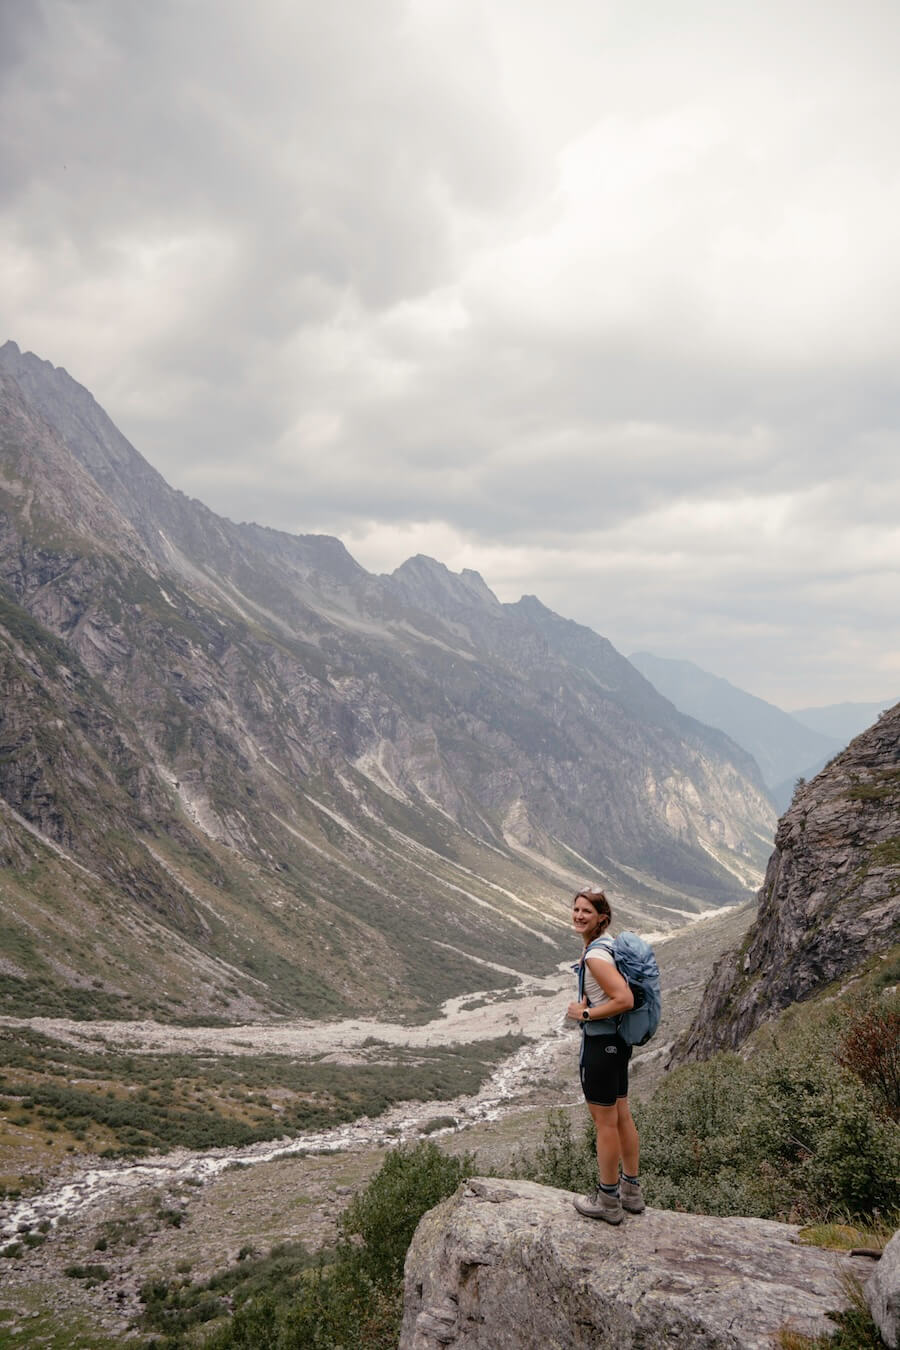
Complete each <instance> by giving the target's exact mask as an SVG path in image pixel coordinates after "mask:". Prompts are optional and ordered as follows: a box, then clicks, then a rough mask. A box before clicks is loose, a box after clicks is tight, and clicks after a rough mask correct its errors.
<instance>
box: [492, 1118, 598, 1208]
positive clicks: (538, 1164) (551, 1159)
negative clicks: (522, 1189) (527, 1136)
mask: <svg viewBox="0 0 900 1350" xmlns="http://www.w3.org/2000/svg"><path fill="white" fill-rule="evenodd" d="M512 1171H513V1173H514V1175H516V1176H522V1177H527V1178H528V1180H529V1181H538V1182H540V1184H541V1185H542V1186H556V1187H557V1188H558V1189H559V1190H561V1191H589V1190H592V1189H593V1188H594V1186H596V1184H597V1152H596V1144H595V1136H594V1126H593V1124H592V1122H591V1121H590V1120H588V1121H587V1122H586V1124H585V1127H584V1129H583V1130H582V1132H581V1135H580V1137H578V1138H576V1137H575V1134H574V1133H573V1131H572V1124H571V1121H570V1120H569V1117H568V1116H567V1115H566V1113H565V1112H564V1111H559V1110H551V1111H548V1112H547V1125H546V1128H545V1130H544V1137H543V1139H542V1141H541V1143H540V1144H539V1145H538V1146H537V1148H536V1149H535V1151H534V1153H533V1154H525V1155H524V1156H523V1157H522V1158H521V1159H519V1160H518V1161H517V1163H516V1165H515V1166H514V1167H513V1168H512Z"/></svg>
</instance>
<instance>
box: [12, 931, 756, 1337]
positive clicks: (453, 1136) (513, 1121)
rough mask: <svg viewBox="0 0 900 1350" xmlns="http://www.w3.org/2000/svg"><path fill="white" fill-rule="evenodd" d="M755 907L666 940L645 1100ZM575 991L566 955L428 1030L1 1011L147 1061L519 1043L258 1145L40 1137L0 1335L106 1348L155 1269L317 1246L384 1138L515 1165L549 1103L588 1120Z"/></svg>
mask: <svg viewBox="0 0 900 1350" xmlns="http://www.w3.org/2000/svg"><path fill="white" fill-rule="evenodd" d="M751 917H752V907H749V906H748V907H746V908H745V909H744V910H743V911H740V912H732V913H731V914H728V915H722V916H720V917H719V918H717V919H715V920H704V921H702V922H699V923H696V924H693V925H691V928H690V930H689V931H687V930H683V931H682V932H680V933H679V934H676V935H674V936H673V937H672V938H670V939H668V940H666V941H665V942H660V943H658V944H657V953H658V956H659V959H660V965H661V969H662V973H663V987H664V998H665V1006H666V1018H665V1023H664V1028H663V1034H662V1035H660V1036H659V1037H658V1038H657V1040H656V1041H654V1043H653V1044H652V1045H651V1046H648V1047H646V1049H645V1050H644V1051H642V1052H639V1058H637V1059H636V1063H635V1073H634V1080H633V1081H634V1090H635V1093H636V1094H637V1095H648V1094H649V1093H650V1092H652V1090H653V1087H654V1085H655V1083H656V1082H657V1081H658V1079H659V1077H660V1075H661V1074H662V1072H663V1066H664V1063H665V1060H666V1058H667V1056H668V1050H669V1048H670V1046H671V1043H672V1041H673V1040H674V1039H675V1038H676V1037H677V1036H678V1034H680V1032H681V1031H682V1030H684V1029H685V1027H686V1026H687V1024H688V1022H689V1021H690V1019H691V1018H692V1016H693V1014H694V1012H695V1010H696V1007H697V1006H698V1004H699V999H700V995H701V991H702V988H703V984H704V982H705V978H706V975H707V973H708V970H709V968H710V965H711V964H712V961H713V960H714V959H715V957H716V956H717V955H718V953H719V951H720V950H722V949H723V948H724V947H725V946H727V945H730V944H732V943H733V941H734V940H735V936H736V934H739V933H740V932H741V931H742V929H743V928H744V927H746V925H747V923H749V921H750V918H751ZM571 987H572V974H571V971H570V970H569V969H568V968H567V967H561V968H560V969H559V970H558V971H556V972H554V974H553V975H551V976H549V977H547V978H546V979H542V980H527V981H523V983H522V985H521V986H520V988H519V989H518V990H517V991H515V993H514V994H509V993H508V992H504V993H502V994H500V995H493V994H491V993H485V994H484V995H481V996H479V997H472V996H469V997H467V998H464V999H458V1000H453V1001H451V1003H449V1004H448V1005H447V1006H446V1008H445V1016H444V1017H442V1018H441V1019H439V1020H438V1021H436V1022H431V1023H428V1024H425V1025H422V1026H398V1025H396V1024H391V1023H378V1022H374V1021H369V1020H364V1019H349V1020H347V1021H343V1022H338V1023H311V1022H298V1021H291V1022H283V1023H273V1024H266V1025H253V1026H242V1027H179V1026H167V1025H164V1024H161V1023H151V1022H134V1023H132V1022H127V1023H109V1022H79V1021H70V1020H66V1019H56V1018H35V1019H20V1018H9V1017H7V1018H3V1019H0V1028H2V1027H6V1028H7V1029H9V1031H15V1029H20V1030H21V1031H22V1032H23V1033H25V1034H27V1032H29V1031H31V1032H40V1033H41V1034H42V1035H43V1036H45V1037H50V1038H52V1039H53V1040H54V1041H55V1042H63V1043H65V1044H66V1045H68V1046H70V1047H71V1053H72V1054H73V1056H74V1055H76V1053H82V1052H83V1051H84V1049H85V1047H88V1048H89V1049H90V1050H92V1051H94V1052H99V1053H100V1054H101V1055H103V1054H104V1053H108V1054H110V1055H112V1054H113V1052H115V1054H116V1055H121V1054H122V1053H123V1052H127V1053H128V1054H130V1055H131V1056H133V1057H134V1060H135V1063H136V1064H137V1065H140V1064H142V1063H144V1062H145V1059H146V1061H147V1062H149V1061H151V1060H152V1059H153V1058H154V1057H155V1056H162V1055H166V1054H172V1053H177V1054H178V1055H183V1056H186V1057H194V1058H195V1059H197V1060H202V1059H205V1058H207V1057H210V1058H215V1059H217V1060H221V1061H223V1062H225V1061H228V1062H234V1061H235V1060H236V1059H237V1058H238V1057H242V1056H243V1057H246V1056H254V1055H255V1056H259V1057H260V1058H261V1059H263V1058H266V1057H272V1056H274V1057H275V1058H276V1059H277V1060H279V1061H282V1060H283V1061H287V1060H288V1059H301V1060H304V1061H306V1060H308V1061H309V1062H310V1063H313V1062H315V1061H316V1060H317V1058H318V1057H323V1058H324V1059H325V1060H327V1061H329V1062H331V1063H334V1064H336V1065H344V1066H351V1071H352V1066H353V1065H354V1064H357V1063H358V1064H363V1063H365V1062H366V1055H367V1054H369V1055H372V1054H377V1055H379V1056H380V1055H381V1054H382V1051H383V1048H384V1047H394V1048H395V1049H396V1051H397V1053H398V1054H399V1053H407V1054H409V1053H411V1054H413V1055H416V1052H417V1051H421V1052H424V1051H425V1050H426V1049H427V1048H428V1047H442V1049H441V1050H440V1051H439V1053H441V1054H446V1053H447V1047H451V1046H453V1045H460V1044H466V1043H469V1044H471V1045H475V1046H476V1047H477V1045H478V1043H479V1042H480V1041H496V1040H497V1039H498V1038H500V1037H503V1036H504V1035H506V1034H507V1033H509V1032H512V1033H514V1034H515V1036H516V1038H517V1040H516V1045H517V1046H518V1048H517V1049H516V1050H515V1051H514V1053H513V1054H512V1055H511V1056H509V1057H508V1058H506V1059H505V1060H503V1061H502V1062H500V1063H499V1064H497V1067H496V1068H495V1069H494V1070H493V1071H492V1072H491V1073H490V1075H489V1076H488V1077H487V1079H486V1080H485V1081H484V1082H483V1084H482V1087H481V1088H480V1089H479V1091H478V1092H476V1093H475V1094H473V1095H470V1096H462V1097H455V1098H452V1099H450V1100H448V1099H447V1098H446V1097H445V1098H443V1099H435V1100H431V1101H421V1102H419V1101H415V1102H413V1101H409V1102H400V1103H399V1104H397V1105H396V1106H393V1107H391V1108H390V1109H389V1110H388V1111H386V1112H384V1113H383V1114H382V1115H379V1116H377V1117H375V1118H373V1119H371V1120H370V1119H366V1118H363V1119H358V1120H355V1121H352V1122H348V1123H345V1124H341V1125H338V1126H336V1127H333V1128H331V1129H325V1130H321V1131H318V1132H310V1133H308V1134H306V1135H302V1136H295V1137H293V1138H291V1139H280V1140H270V1141H269V1142H267V1143H260V1144H252V1145H250V1146H248V1147H245V1148H219V1149H209V1150H206V1151H199V1152H190V1151H189V1150H186V1149H175V1150H172V1151H171V1152H169V1153H166V1154H156V1155H150V1156H148V1157H146V1158H142V1159H138V1160H129V1159H124V1158H121V1159H120V1158H117V1159H110V1160H102V1159H99V1158H97V1157H96V1156H91V1155H89V1154H87V1153H83V1152H77V1151H74V1152H71V1153H65V1154H63V1155H62V1156H60V1154H59V1152H58V1149H57V1150H52V1149H51V1150H46V1149H45V1150H44V1152H40V1151H39V1141H38V1140H37V1139H35V1140H34V1145H33V1147H32V1146H31V1145H27V1146H26V1145H25V1144H24V1141H23V1142H21V1143H20V1145H19V1148H20V1149H21V1148H22V1147H23V1146H25V1147H26V1148H27V1151H28V1152H29V1154H30V1156H29V1159H28V1167H29V1170H30V1172H31V1174H32V1178H33V1180H34V1181H35V1182H36V1183H37V1185H36V1186H35V1188H34V1190H33V1193H32V1194H30V1195H26V1194H24V1193H23V1195H22V1196H21V1198H20V1199H16V1198H14V1197H12V1196H8V1197H7V1200H6V1201H5V1202H4V1203H2V1204H0V1231H2V1232H3V1233H4V1234H5V1237H4V1240H3V1244H0V1248H3V1246H4V1245H6V1246H8V1245H10V1244H12V1245H15V1243H16V1239H17V1230H19V1229H21V1228H23V1227H27V1228H28V1229H29V1230H30V1233H31V1234H32V1235H33V1240H34V1241H35V1245H34V1246H31V1245H28V1244H20V1245H22V1250H21V1251H20V1253H19V1254H18V1255H17V1256H16V1257H15V1258H7V1259H4V1260H3V1261H2V1270H0V1275H2V1283H3V1294H2V1296H0V1344H2V1345H3V1346H4V1347H6V1346H9V1347H10V1348H11V1350H13V1348H14V1350H26V1348H28V1350H30V1348H31V1347H32V1346H34V1347H36V1346H38V1345H42V1344H53V1343H54V1342H53V1341H52V1340H51V1339H50V1337H51V1336H52V1335H53V1334H54V1332H55V1331H56V1330H58V1329H61V1328H66V1332H65V1337H66V1338H65V1339H64V1340H57V1341H56V1344H58V1345H63V1344H64V1345H65V1346H66V1347H67V1350H88V1347H90V1350H100V1348H101V1347H102V1346H103V1345H104V1341H103V1339H102V1338H103V1337H104V1336H108V1337H109V1338H110V1340H109V1341H108V1342H107V1344H109V1345H118V1344H122V1343H123V1338H124V1337H125V1336H126V1335H127V1334H128V1328H129V1326H131V1325H133V1323H134V1320H135V1318H136V1317H138V1316H139V1315H140V1311H141V1306H142V1305H141V1303H140V1299H139V1291H140V1288H141V1286H142V1285H143V1284H144V1283H145V1282H146V1281H148V1280H154V1279H167V1280H171V1279H177V1278H179V1277H181V1276H184V1277H187V1275H188V1274H190V1277H191V1278H192V1279H195V1280H196V1279H199V1278H201V1277H203V1276H205V1275H209V1274H212V1273H213V1272H214V1271H216V1270H218V1269H221V1268H223V1267H224V1266H226V1265H229V1264H231V1263H233V1262H234V1261H235V1260H237V1258H238V1256H239V1254H240V1253H241V1251H250V1250H251V1249H252V1250H253V1251H255V1252H260V1253H262V1252H266V1251H268V1250H269V1249H270V1248H271V1247H272V1246H273V1245H275V1244H276V1243H280V1242H292V1241H293V1242H295V1241H302V1242H303V1243H304V1244H305V1245H306V1246H307V1247H308V1248H309V1249H310V1250H315V1249H317V1248H319V1247H321V1246H323V1245H325V1244H327V1243H329V1242H331V1241H332V1240H333V1238H334V1236H335V1232H336V1223H337V1220H338V1217H339V1215H340V1213H341V1211H342V1209H343V1207H344V1205H345V1204H346V1203H347V1200H348V1199H349V1198H350V1196H351V1195H352V1194H354V1193H355V1192H356V1191H357V1190H358V1189H359V1188H360V1186H361V1185H363V1184H364V1183H365V1181H366V1180H367V1178H368V1177H369V1176H370V1175H371V1174H372V1173H373V1172H374V1171H375V1170H376V1169H377V1167H378V1166H379V1165H380V1163H381V1160H382V1159H383V1157H384V1153H385V1150H386V1149H387V1148H389V1147H391V1146H392V1145H394V1144H396V1143H397V1142H400V1141H402V1140H414V1139H418V1138H421V1137H423V1136H434V1137H436V1138H437V1139H439V1142H440V1144H441V1147H442V1148H444V1149H446V1150H448V1151H451V1152H462V1151H473V1152H475V1153H476V1154H477V1157H478V1160H479V1163H480V1164H481V1165H482V1166H483V1167H485V1168H490V1169H494V1168H497V1169H501V1170H502V1168H503V1167H504V1166H508V1165H509V1164H511V1162H512V1161H513V1160H514V1159H515V1158H516V1157H517V1156H518V1155H520V1154H521V1153H522V1152H523V1151H527V1150H530V1149H533V1148H534V1146H535V1145H536V1144H537V1142H538V1141H539V1140H540V1138H541V1136H542V1134H543V1131H544V1127H545V1123H546V1112H547V1109H548V1108H549V1107H551V1106H553V1107H560V1106H562V1107H564V1108H565V1109H567V1110H569V1111H571V1112H572V1114H573V1117H574V1118H576V1119H578V1120H580V1119H581V1118H582V1117H583V1115H584V1106H583V1103H582V1102H581V1100H580V1094H579V1091H578V1077H577V1055H578V1033H577V1029H575V1028H571V1029H570V1030H568V1031H567V1030H566V1029H564V1022H563V1017H564V1012H565V1006H566V1003H567V1001H568V998H569V995H570V991H571ZM518 1038H523V1039H524V1042H525V1043H524V1044H522V1042H521V1040H520V1039H518ZM373 1043H374V1045H375V1046H377V1047H378V1049H377V1050H376V1049H373V1048H372V1047H373ZM435 1053H437V1052H435ZM270 1095H272V1096H274V1095H275V1094H270ZM13 1133H14V1131H13ZM20 1133H21V1134H22V1135H24V1134H25V1131H24V1130H22V1131H20ZM5 1139H6V1144H7V1147H5V1148H3V1149H0V1168H4V1169H6V1170H22V1168H21V1162H22V1159H20V1160H19V1164H16V1167H13V1166H12V1164H13V1163H14V1162H15V1159H14V1158H13V1156H12V1152H11V1149H12V1136H11V1133H10V1132H9V1131H7V1132H6V1135H5ZM45 1142H46V1141H45ZM107 1183H111V1184H107ZM42 1229H43V1230H46V1231H45V1232H42ZM18 1236H19V1237H21V1234H18ZM41 1239H44V1240H41ZM92 1267H93V1268H95V1270H96V1268H98V1267H99V1273H98V1275H97V1278H96V1279H92V1278H91V1276H90V1274H87V1275H85V1274H81V1275H80V1276H78V1275H72V1274H71V1273H67V1272H72V1271H77V1270H81V1271H82V1272H85V1271H87V1272H89V1271H90V1270H91V1268H92ZM80 1325H81V1326H83V1328H84V1333H83V1337H82V1338H79V1337H80V1336H81V1333H79V1332H78V1331H77V1328H78V1327H79V1326H80Z"/></svg>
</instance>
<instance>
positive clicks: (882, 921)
mask: <svg viewBox="0 0 900 1350" xmlns="http://www.w3.org/2000/svg"><path fill="white" fill-rule="evenodd" d="M898 941H900V703H898V704H897V705H896V707H894V708H891V709H889V710H888V711H887V712H885V713H884V714H882V716H881V717H880V719H879V720H878V721H877V722H876V723H875V725H874V726H872V727H870V728H869V729H868V730H867V731H864V732H863V733H862V735H861V736H857V737H856V739H855V740H854V741H851V743H850V745H849V746H848V747H847V749H846V750H845V751H843V753H842V754H840V755H838V756H837V758H836V759H834V760H833V761H832V762H831V764H829V765H828V766H827V767H826V768H825V769H823V770H822V772H821V773H820V774H818V776H817V777H816V778H814V779H813V780H812V782H811V783H807V784H806V785H805V786H803V787H801V788H800V789H799V790H798V792H797V793H796V794H795V797H794V801H793V803H792V804H791V807H790V809H789V810H788V811H787V812H785V814H784V815H783V816H782V818H781V820H780V821H779V824H778V831H777V834H776V836H775V852H774V853H773V854H772V857H771V858H770V860H769V865H768V868H767V869H766V879H765V882H764V884H763V888H762V890H761V891H760V893H759V917H758V919H757V921H756V924H755V925H754V927H753V928H751V930H750V933H749V936H748V939H747V941H746V943H745V946H744V947H742V949H741V950H740V951H736V952H731V953H729V954H728V955H727V956H725V957H723V958H722V960H721V961H720V963H719V964H718V965H717V966H716V968H715V970H714V971H713V975H712V978H711V979H710V982H709V984H708V986H707V988H706V992H705V994H704V998H703V1003H702V1004H701V1007H700V1011H699V1013H698V1015H697V1018H696V1020H695V1022H694V1025H693V1027H692V1029H691V1031H690V1033H689V1034H688V1037H687V1039H686V1041H685V1043H684V1045H683V1047H682V1048H681V1049H680V1050H679V1051H678V1053H677V1055H676V1060H678V1061H680V1060H684V1059H705V1058H706V1057H707V1056H709V1055H710V1054H712V1053H713V1052H714V1051H716V1050H720V1049H723V1048H732V1047H737V1046H739V1045H740V1044H741V1043H742V1042H743V1041H744V1040H746V1038H747V1036H749V1034H750V1032H751V1031H753V1030H754V1028H755V1027H757V1026H758V1025H759V1024H760V1023H761V1022H763V1021H765V1020H766V1019H767V1018H769V1017H772V1016H774V1015H775V1014H776V1013H777V1012H779V1011H780V1010H781V1009H782V1008H786V1007H787V1006H788V1005H789V1004H790V1003H794V1002H797V1001H800V1000H802V999H805V998H808V997H809V996H810V995H811V994H813V993H814V992H816V990H818V989H821V987H822V986H823V985H826V984H828V983H830V982H831V981H833V980H836V979H839V978H841V977H842V976H843V975H845V974H847V973H849V972H851V971H853V970H855V969H858V967H859V966H860V965H862V964H863V962H865V961H866V960H867V959H868V958H869V957H871V956H874V955H876V954H878V953H880V952H883V951H886V950H887V949H888V948H889V947H890V946H891V945H892V944H893V943H896V942H898Z"/></svg>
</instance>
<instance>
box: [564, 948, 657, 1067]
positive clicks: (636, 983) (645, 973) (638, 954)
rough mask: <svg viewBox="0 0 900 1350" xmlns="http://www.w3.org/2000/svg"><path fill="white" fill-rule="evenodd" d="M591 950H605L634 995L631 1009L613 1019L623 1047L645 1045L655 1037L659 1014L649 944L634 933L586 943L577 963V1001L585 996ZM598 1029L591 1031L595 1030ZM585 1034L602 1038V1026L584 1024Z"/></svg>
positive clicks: (654, 966)
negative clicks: (585, 973) (602, 948)
mask: <svg viewBox="0 0 900 1350" xmlns="http://www.w3.org/2000/svg"><path fill="white" fill-rule="evenodd" d="M592 947H605V948H606V950H607V951H608V952H610V953H611V955H612V959H613V960H614V961H615V963H616V970H617V971H618V972H619V974H620V975H621V976H622V977H623V978H624V979H625V980H627V982H628V987H629V988H630V990H631V992H632V994H633V995H634V1007H633V1008H631V1009H629V1011H628V1012H625V1013H620V1014H619V1016H618V1017H617V1018H615V1023H616V1031H617V1032H618V1033H619V1035H620V1036H621V1037H622V1040H623V1041H625V1043H626V1045H646V1044H647V1042H648V1041H649V1039H650V1037H651V1036H653V1035H655V1034H656V1028H657V1027H658V1026H659V1016H660V1013H661V1011H662V997H661V994H660V988H659V966H658V965H657V964H656V957H655V955H654V953H653V948H652V947H651V946H650V943H649V942H645V941H644V939H643V938H642V937H638V935H637V933H628V932H625V933H619V934H618V935H617V936H616V937H615V938H610V937H605V936H604V937H599V938H595V939H594V941H593V942H590V943H588V945H587V947H585V949H584V954H583V956H582V958H581V960H580V961H579V963H578V997H579V999H580V998H581V996H582V994H583V992H584V963H585V961H586V959H587V956H588V953H589V952H590V950H591V948H592ZM595 1027H596V1028H597V1030H596V1031H594V1028H595ZM584 1029H585V1031H586V1032H589V1031H590V1032H592V1033H593V1034H594V1035H598V1034H601V1035H602V1034H603V1022H602V1021H594V1022H586V1023H585V1024H584Z"/></svg>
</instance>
